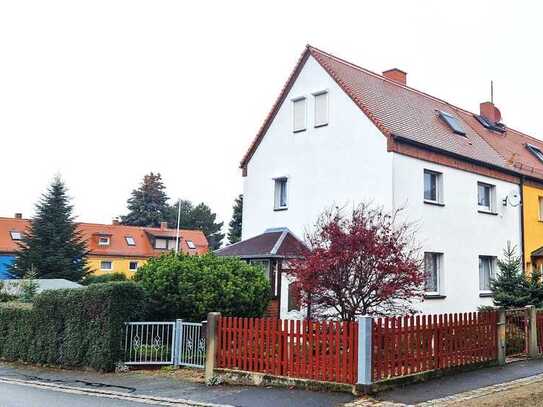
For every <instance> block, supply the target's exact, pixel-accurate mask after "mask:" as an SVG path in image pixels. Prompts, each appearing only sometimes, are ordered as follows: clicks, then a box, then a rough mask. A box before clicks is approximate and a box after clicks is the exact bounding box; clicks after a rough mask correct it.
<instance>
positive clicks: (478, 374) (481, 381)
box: [360, 359, 543, 405]
mask: <svg viewBox="0 0 543 407" xmlns="http://www.w3.org/2000/svg"><path fill="white" fill-rule="evenodd" d="M541 374H543V359H532V360H524V361H518V362H513V363H510V364H507V365H506V366H503V367H502V366H500V367H489V368H485V369H479V370H474V371H471V372H466V373H460V374H457V375H452V376H446V377H442V378H440V379H435V380H431V381H428V382H425V383H419V384H413V385H408V386H405V387H400V388H396V389H394V390H391V391H388V392H383V393H381V394H378V395H377V396H375V397H374V399H375V400H377V401H381V402H387V403H395V404H400V405H401V404H404V405H416V404H418V403H424V402H430V401H432V402H433V403H435V402H437V401H438V400H440V401H442V400H443V399H444V398H450V397H451V396H455V395H458V394H460V393H461V394H462V396H463V397H464V396H465V397H468V396H469V394H470V393H474V392H476V391H477V389H481V388H488V389H487V390H489V391H495V390H499V389H503V388H504V387H505V385H503V386H502V384H506V383H509V382H512V381H515V380H518V379H524V378H531V377H532V376H537V375H541ZM527 380H530V379H527ZM519 383H522V381H519ZM489 386H492V387H489ZM430 404H431V403H430ZM438 404H439V403H438ZM360 405H363V404H360ZM368 405H369V404H368Z"/></svg>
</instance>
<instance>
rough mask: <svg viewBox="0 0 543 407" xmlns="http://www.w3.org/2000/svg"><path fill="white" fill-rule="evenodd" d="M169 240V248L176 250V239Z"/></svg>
mask: <svg viewBox="0 0 543 407" xmlns="http://www.w3.org/2000/svg"><path fill="white" fill-rule="evenodd" d="M167 240H168V243H167V245H168V250H175V247H176V244H175V239H167Z"/></svg>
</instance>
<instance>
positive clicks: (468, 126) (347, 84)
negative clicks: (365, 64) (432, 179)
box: [241, 46, 543, 179]
mask: <svg viewBox="0 0 543 407" xmlns="http://www.w3.org/2000/svg"><path fill="white" fill-rule="evenodd" d="M309 56H312V57H314V58H315V60H316V61H317V62H318V63H319V64H320V65H321V66H322V67H323V68H324V69H325V70H326V71H327V72H328V74H329V75H330V76H331V77H332V78H334V80H335V81H336V82H337V84H338V85H339V86H340V87H341V89H343V91H344V92H345V93H346V94H347V95H348V96H349V97H350V98H351V99H352V100H353V102H354V103H355V104H356V105H357V106H358V107H359V108H360V109H361V110H362V112H363V113H364V114H365V115H366V116H367V117H368V118H369V119H370V120H371V121H372V122H373V123H374V124H375V125H376V126H377V128H379V129H380V130H381V132H382V133H383V134H384V135H385V136H386V137H395V138H396V139H399V140H401V141H404V142H412V143H414V144H416V145H418V146H427V147H428V148H431V149H432V150H437V151H441V152H443V153H445V154H451V155H454V156H457V157H463V158H465V159H468V160H474V161H477V162H479V163H482V164H487V165H490V166H492V167H497V168H502V169H504V170H506V171H515V172H518V173H522V174H524V175H529V176H532V177H536V178H539V179H543V163H542V162H540V161H539V160H538V159H537V158H535V157H534V156H533V154H532V153H531V152H530V151H528V150H527V149H526V143H530V144H533V145H536V146H538V147H539V148H541V149H542V150H543V142H542V141H539V140H537V139H535V138H533V137H530V136H528V135H526V134H523V133H521V132H519V131H516V130H513V129H511V128H508V127H506V131H505V133H499V132H494V131H490V130H488V129H486V128H485V127H484V126H483V125H482V124H481V123H479V121H478V120H477V119H475V117H474V115H473V113H471V112H469V111H467V110H465V109H461V108H459V107H456V106H453V105H451V104H449V103H447V102H445V101H443V100H441V99H439V98H436V97H433V96H431V95H428V94H426V93H424V92H420V91H418V90H416V89H413V88H411V87H409V86H405V85H403V84H400V83H398V82H395V81H393V80H391V79H388V78H385V77H384V76H382V75H379V74H376V73H374V72H371V71H369V70H367V69H364V68H361V67H359V66H357V65H354V64H352V63H350V62H347V61H345V60H343V59H340V58H337V57H335V56H333V55H331V54H329V53H326V52H324V51H321V50H319V49H317V48H314V47H311V46H307V47H306V49H305V51H304V53H303V54H302V57H301V58H300V61H299V62H298V65H297V66H296V68H295V69H294V71H293V73H292V75H291V77H290V78H289V80H288V81H287V83H286V85H285V87H284V89H283V90H282V92H281V94H280V96H279V98H278V100H277V102H276V105H274V108H273V109H272V111H271V112H270V114H269V115H268V117H267V118H266V120H265V122H264V124H263V125H262V127H261V129H260V131H259V133H258V134H257V136H256V138H255V140H254V142H253V144H252V145H251V147H250V148H249V150H248V152H247V153H246V155H245V156H244V158H243V160H242V162H241V166H242V168H245V167H246V165H247V164H248V162H249V160H250V159H251V157H252V155H253V153H254V151H255V150H256V148H257V147H258V144H259V143H260V141H261V140H262V138H263V137H264V135H265V132H266V131H267V129H268V127H269V125H270V124H271V121H272V120H273V118H274V117H275V114H276V113H277V110H278V108H279V105H280V104H281V103H282V102H283V100H284V99H285V98H286V96H287V94H288V91H289V90H290V87H291V86H292V84H293V83H294V81H295V79H296V77H297V75H298V73H299V72H300V70H301V66H303V64H304V63H305V61H306V60H307V58H308V57H309ZM438 111H443V112H446V113H449V114H450V115H452V116H454V117H455V118H457V119H458V120H459V122H460V124H461V126H462V128H463V129H464V131H465V133H466V134H465V136H462V135H458V134H455V133H453V132H452V131H451V129H450V128H449V127H448V125H447V124H446V123H445V122H444V121H443V120H442V119H441V118H440V117H439V114H438Z"/></svg>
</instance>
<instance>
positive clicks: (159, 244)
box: [155, 238, 168, 250]
mask: <svg viewBox="0 0 543 407" xmlns="http://www.w3.org/2000/svg"><path fill="white" fill-rule="evenodd" d="M167 248H168V239H161V238H156V239H155V249H159V250H166V249H167Z"/></svg>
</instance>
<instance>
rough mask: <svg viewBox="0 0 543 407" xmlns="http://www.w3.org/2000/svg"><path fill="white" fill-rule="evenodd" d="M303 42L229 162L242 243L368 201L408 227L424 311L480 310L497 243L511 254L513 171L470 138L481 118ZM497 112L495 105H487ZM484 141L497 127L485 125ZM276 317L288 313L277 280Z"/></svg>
mask: <svg viewBox="0 0 543 407" xmlns="http://www.w3.org/2000/svg"><path fill="white" fill-rule="evenodd" d="M406 76H407V74H406V73H404V72H402V71H400V70H398V69H393V70H390V71H386V72H384V73H383V75H378V74H375V73H372V72H370V71H368V70H365V69H363V68H360V67H358V66H356V65H354V64H351V63H349V62H346V61H344V60H342V59H339V58H337V57H334V56H332V55H330V54H328V53H325V52H323V51H320V50H318V49H316V48H313V47H310V46H308V47H307V48H306V50H305V51H304V53H303V55H302V57H301V59H300V61H299V62H298V64H297V65H296V67H295V69H294V71H293V73H292V75H291V77H290V78H289V80H288V82H287V84H286V85H285V87H284V89H283V90H282V92H281V94H280V96H279V98H278V100H277V102H276V104H275V105H274V107H273V109H272V111H271V112H270V114H269V115H268V117H267V118H266V120H265V122H264V124H263V126H262V128H261V129H260V131H259V133H258V135H257V137H256V138H255V140H254V142H253V144H252V145H251V147H250V149H249V151H248V152H247V154H246V156H245V157H244V158H243V161H242V162H241V168H242V170H243V176H244V201H243V232H242V238H243V240H246V239H249V238H251V237H254V236H257V235H260V234H262V233H263V232H264V231H265V230H266V229H270V228H288V230H289V231H291V232H292V234H293V235H295V236H299V237H302V236H303V235H304V233H305V232H306V231H307V230H309V229H310V228H311V227H312V225H313V223H314V222H315V220H316V219H317V217H318V216H319V214H320V213H321V212H322V211H323V210H324V209H325V208H329V207H331V206H332V205H340V206H345V205H347V206H348V205H356V204H357V203H358V202H360V201H373V202H374V203H375V204H378V205H383V206H384V207H385V208H387V209H395V208H400V207H401V208H405V211H404V212H405V214H406V216H407V217H408V219H409V220H410V221H416V222H418V225H419V226H418V228H419V232H418V239H419V242H420V244H421V246H422V248H423V252H424V259H425V267H426V270H427V274H428V277H427V283H426V291H427V294H426V297H425V299H424V301H423V302H421V303H420V304H419V305H418V307H419V308H420V310H421V311H423V312H425V313H443V312H466V311H475V310H476V308H477V307H478V306H480V305H491V303H492V299H491V298H489V296H490V292H489V279H490V278H491V277H492V276H493V275H494V274H495V272H496V258H497V257H498V256H500V255H501V254H502V251H503V249H504V247H505V246H506V244H507V242H508V241H510V242H511V243H512V244H515V245H517V247H519V248H521V246H522V241H521V226H520V225H521V209H520V206H518V203H517V206H513V205H514V204H515V203H514V202H512V199H509V200H507V201H504V199H505V198H506V197H507V196H509V197H517V196H520V193H521V191H520V187H519V178H518V176H517V175H518V174H516V172H515V171H514V169H512V168H511V166H510V165H509V164H508V162H507V161H506V159H505V158H504V157H503V156H502V155H500V154H498V152H496V150H495V149H494V148H492V147H491V146H490V144H489V143H487V142H486V141H485V139H484V138H483V137H481V136H480V134H479V131H480V129H478V128H477V126H480V127H481V128H483V124H482V123H483V122H482V120H485V117H487V116H488V115H485V114H484V113H485V112H486V110H485V109H490V110H491V111H492V112H493V110H492V109H495V108H494V106H493V105H491V104H489V103H485V104H482V105H481V107H482V110H483V111H482V116H484V117H482V118H481V116H480V115H473V114H472V113H470V112H468V111H466V110H463V109H460V108H458V107H455V106H452V105H450V104H449V103H446V102H444V101H442V100H440V99H437V98H434V97H432V96H429V95H427V94H425V93H422V92H419V91H417V90H415V89H413V88H410V87H408V86H407V84H406ZM495 111H497V109H496V110H495ZM493 125H494V127H495V132H496V134H498V133H500V131H501V128H502V127H501V126H502V125H501V124H500V123H497V120H496V121H495V122H493ZM279 278H281V279H282V283H281V284H280V285H277V286H279V287H281V295H280V300H279V304H280V317H281V318H285V317H287V316H289V314H288V308H287V307H288V300H287V297H288V279H287V278H286V276H285V275H283V276H282V277H279Z"/></svg>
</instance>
